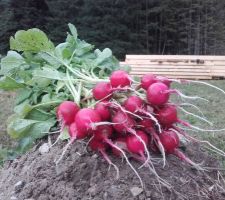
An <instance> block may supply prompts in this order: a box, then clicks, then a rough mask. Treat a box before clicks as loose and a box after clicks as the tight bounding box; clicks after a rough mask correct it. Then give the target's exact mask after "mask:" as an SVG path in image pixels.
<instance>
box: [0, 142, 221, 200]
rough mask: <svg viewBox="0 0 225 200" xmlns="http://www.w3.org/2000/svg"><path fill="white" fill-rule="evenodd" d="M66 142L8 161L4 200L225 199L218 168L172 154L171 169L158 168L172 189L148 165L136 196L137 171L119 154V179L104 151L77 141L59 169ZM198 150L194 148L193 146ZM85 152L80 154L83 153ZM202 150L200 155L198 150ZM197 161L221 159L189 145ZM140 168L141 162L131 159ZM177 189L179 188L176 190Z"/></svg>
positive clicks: (0, 184) (0, 194) (0, 192)
mask: <svg viewBox="0 0 225 200" xmlns="http://www.w3.org/2000/svg"><path fill="white" fill-rule="evenodd" d="M64 145H65V143H62V144H58V145H56V146H54V147H53V148H52V149H51V150H50V152H48V153H45V154H43V155H41V154H40V153H39V151H38V147H39V146H36V147H35V148H33V150H32V151H30V152H29V153H28V154H26V155H23V156H22V157H21V158H19V159H17V160H15V161H13V162H8V163H5V165H4V169H2V170H1V171H0V177H1V179H0V199H1V200H9V199H18V200H24V199H30V200H31V199H33V200H37V199H38V200H53V199H54V200H57V199H59V200H64V199H65V200H70V199H71V200H74V199H82V200H87V199H93V200H101V199H109V200H117V199H118V200H122V199H123V200H128V199H130V200H131V199H140V200H144V199H146V200H161V199H165V200H169V199H171V200H179V199H192V200H203V199H204V200H206V199H212V200H222V199H223V200H224V199H225V193H223V191H222V190H223V189H220V188H219V187H218V184H219V185H222V183H221V182H219V181H217V179H218V171H216V170H210V171H209V172H204V173H203V172H200V171H197V170H195V169H193V168H191V167H190V166H188V165H186V164H184V163H182V162H180V161H179V160H178V159H177V158H175V157H174V156H169V157H168V159H167V160H168V162H167V164H166V167H165V168H164V169H163V168H162V167H160V166H161V164H160V165H159V166H157V167H156V168H157V172H158V174H159V175H160V176H161V177H162V178H164V179H166V180H167V181H168V182H169V183H170V184H171V185H173V189H172V190H168V189H166V188H164V187H162V188H161V191H160V187H159V185H158V182H157V181H156V178H155V177H154V176H153V175H152V174H151V173H150V171H149V170H148V168H146V167H143V168H141V169H140V170H138V171H139V173H140V175H141V177H142V179H143V182H144V184H145V189H144V191H143V192H141V193H140V194H139V195H137V196H133V195H132V193H131V188H132V187H134V186H136V187H140V183H139V180H138V178H137V177H136V175H135V174H134V173H133V171H132V170H131V169H130V168H129V166H128V165H126V163H125V161H122V160H121V159H119V158H112V160H113V162H114V163H115V164H117V165H118V167H119V169H120V178H119V180H115V175H116V173H115V171H114V169H113V168H112V167H111V169H110V170H108V165H107V163H106V162H105V160H103V159H102V157H101V156H100V155H98V154H94V153H90V152H89V153H88V152H86V151H85V145H84V143H78V142H77V143H76V144H74V145H73V146H72V147H71V148H70V150H68V152H67V153H66V154H65V156H64V158H63V160H62V161H61V162H60V164H59V165H58V167H57V168H56V166H55V163H54V159H55V158H58V157H59V155H60V154H61V152H62V147H63V146H64ZM193 149H194V150H193ZM77 152H79V154H80V155H78V153H77ZM197 152H198V153H197ZM185 153H186V154H187V155H189V156H190V157H191V158H192V159H193V160H194V161H195V162H201V161H202V160H204V166H208V167H209V166H210V167H218V163H217V162H216V161H215V160H214V159H213V158H211V157H209V156H208V155H207V154H206V153H204V152H203V151H202V150H201V149H200V148H199V147H197V146H194V147H188V148H187V150H186V152H185ZM131 163H132V164H133V165H134V166H135V167H136V168H138V167H139V166H140V163H138V162H137V161H134V160H131ZM222 187H224V186H222ZM175 191H176V192H175Z"/></svg>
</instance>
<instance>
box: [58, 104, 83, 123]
mask: <svg viewBox="0 0 225 200" xmlns="http://www.w3.org/2000/svg"><path fill="white" fill-rule="evenodd" d="M79 109H80V108H79V106H78V105H77V104H76V103H74V102H73V101H64V102H62V103H61V104H60V105H59V106H58V108H57V111H56V115H57V119H58V120H59V121H62V126H64V125H70V124H71V123H73V121H74V118H75V116H76V114H77V112H78V111H79Z"/></svg>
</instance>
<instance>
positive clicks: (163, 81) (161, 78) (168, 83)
mask: <svg viewBox="0 0 225 200" xmlns="http://www.w3.org/2000/svg"><path fill="white" fill-rule="evenodd" d="M156 78H157V80H158V81H157V82H162V83H164V84H165V85H167V86H168V87H170V84H171V83H172V81H171V80H169V79H168V78H167V77H164V76H157V77H156Z"/></svg>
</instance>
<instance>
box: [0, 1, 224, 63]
mask: <svg viewBox="0 0 225 200" xmlns="http://www.w3.org/2000/svg"><path fill="white" fill-rule="evenodd" d="M224 8H225V0H160V1H159V0H23V1H21V0H1V1H0V10H1V12H0V25H1V31H0V54H5V53H6V51H7V50H8V48H9V47H8V40H9V37H10V36H11V35H13V34H14V33H15V32H16V31H17V30H19V29H28V28H31V27H37V28H40V29H42V30H44V31H45V32H46V33H47V34H48V35H49V37H50V38H51V39H52V40H53V41H54V42H55V43H57V42H62V41H63V40H64V39H65V36H66V31H67V23H68V22H71V23H73V24H75V25H76V27H77V28H78V33H79V35H80V37H81V38H82V39H85V40H87V41H88V42H90V43H93V44H95V45H96V46H97V47H98V48H100V49H102V48H105V47H109V48H111V49H112V50H113V52H114V54H115V55H116V56H117V57H119V58H121V59H122V58H123V57H124V55H125V54H212V55H215V54H217V55H223V54H224V53H225V20H224V19H225V9H224Z"/></svg>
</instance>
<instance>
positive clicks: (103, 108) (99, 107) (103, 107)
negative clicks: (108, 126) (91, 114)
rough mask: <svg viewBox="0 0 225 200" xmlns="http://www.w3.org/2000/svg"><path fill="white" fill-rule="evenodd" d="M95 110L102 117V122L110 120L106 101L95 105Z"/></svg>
mask: <svg viewBox="0 0 225 200" xmlns="http://www.w3.org/2000/svg"><path fill="white" fill-rule="evenodd" d="M95 110H96V112H97V113H98V114H99V115H100V117H101V119H102V121H107V120H109V119H110V117H111V115H110V111H109V108H108V106H107V102H106V101H103V102H99V103H97V104H96V105H95Z"/></svg>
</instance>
